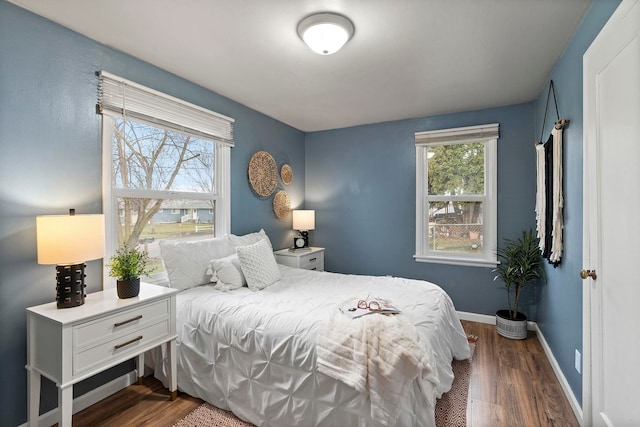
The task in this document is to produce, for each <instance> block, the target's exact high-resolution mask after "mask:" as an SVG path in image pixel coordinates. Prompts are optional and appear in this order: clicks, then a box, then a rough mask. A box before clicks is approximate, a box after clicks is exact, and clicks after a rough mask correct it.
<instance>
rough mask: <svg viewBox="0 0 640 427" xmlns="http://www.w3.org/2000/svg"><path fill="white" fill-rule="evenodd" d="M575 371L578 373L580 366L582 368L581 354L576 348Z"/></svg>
mask: <svg viewBox="0 0 640 427" xmlns="http://www.w3.org/2000/svg"><path fill="white" fill-rule="evenodd" d="M575 363H576V371H578V373H579V374H580V373H581V368H582V355H581V354H580V352H579V351H578V349H576V362H575Z"/></svg>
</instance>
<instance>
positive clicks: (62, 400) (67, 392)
mask: <svg viewBox="0 0 640 427" xmlns="http://www.w3.org/2000/svg"><path fill="white" fill-rule="evenodd" d="M58 409H59V410H60V427H71V420H72V418H73V386H72V385H70V386H67V387H64V388H61V389H60V391H59V392H58Z"/></svg>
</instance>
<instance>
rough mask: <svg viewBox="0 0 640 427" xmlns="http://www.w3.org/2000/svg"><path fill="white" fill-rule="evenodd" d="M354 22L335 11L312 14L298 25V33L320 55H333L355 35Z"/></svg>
mask: <svg viewBox="0 0 640 427" xmlns="http://www.w3.org/2000/svg"><path fill="white" fill-rule="evenodd" d="M353 31H354V28H353V23H351V21H350V20H349V19H347V18H345V17H344V16H342V15H337V14H335V13H318V14H316V15H311V16H309V17H307V18H305V19H304V20H302V22H300V24H299V25H298V35H299V36H300V38H301V39H302V40H303V41H304V42H305V43H306V44H307V46H309V48H310V49H311V50H312V51H314V52H316V53H319V54H320V55H331V54H332V53H335V52H337V51H339V50H340V48H342V46H344V44H345V43H346V42H348V41H349V39H350V38H351V36H353Z"/></svg>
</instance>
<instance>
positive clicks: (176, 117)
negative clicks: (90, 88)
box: [98, 71, 234, 147]
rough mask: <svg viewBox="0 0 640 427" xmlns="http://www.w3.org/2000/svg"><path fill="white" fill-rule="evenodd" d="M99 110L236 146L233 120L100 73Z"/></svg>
mask: <svg viewBox="0 0 640 427" xmlns="http://www.w3.org/2000/svg"><path fill="white" fill-rule="evenodd" d="M99 78H100V82H99V86H98V111H99V113H100V114H115V115H118V116H126V117H129V118H132V119H137V120H141V121H144V122H147V123H151V124H155V125H158V126H161V127H163V128H167V129H173V130H176V131H178V132H182V133H186V134H191V135H193V136H196V137H200V138H205V139H210V140H213V141H217V142H220V143H222V144H224V145H226V146H229V147H233V145H234V144H233V122H234V119H232V118H230V117H227V116H224V115H222V114H219V113H216V112H214V111H210V110H207V109H206V108H202V107H199V106H197V105H194V104H191V103H188V102H186V101H183V100H181V99H178V98H174V97H172V96H170V95H166V94H164V93H162V92H158V91H156V90H154V89H151V88H148V87H146V86H142V85H140V84H138V83H135V82H132V81H129V80H126V79H123V78H122V77H118V76H115V75H113V74H111V73H108V72H106V71H100V74H99Z"/></svg>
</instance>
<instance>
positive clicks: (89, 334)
mask: <svg viewBox="0 0 640 427" xmlns="http://www.w3.org/2000/svg"><path fill="white" fill-rule="evenodd" d="M169 313H170V307H169V299H165V300H162V301H157V302H154V303H151V304H146V305H142V306H138V307H136V308H135V309H131V310H127V311H123V312H120V313H116V314H113V315H111V316H106V317H103V318H101V319H99V320H95V321H93V322H87V323H83V324H80V325H77V326H74V328H73V348H74V353H75V352H76V351H81V350H83V349H84V348H86V347H93V346H96V345H99V344H100V343H102V342H105V341H110V340H111V339H113V338H117V337H118V336H121V335H123V334H128V333H131V332H135V331H137V330H139V329H141V328H144V327H145V326H146V325H148V324H149V322H151V321H153V320H154V319H155V320H158V319H161V318H166V317H168V316H169Z"/></svg>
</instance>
